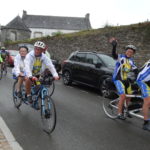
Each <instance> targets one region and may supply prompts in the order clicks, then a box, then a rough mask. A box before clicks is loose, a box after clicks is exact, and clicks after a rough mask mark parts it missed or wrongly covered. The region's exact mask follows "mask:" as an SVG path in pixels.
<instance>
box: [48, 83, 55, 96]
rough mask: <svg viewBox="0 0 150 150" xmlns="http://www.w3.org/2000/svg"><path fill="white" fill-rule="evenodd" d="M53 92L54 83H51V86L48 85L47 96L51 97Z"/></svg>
mask: <svg viewBox="0 0 150 150" xmlns="http://www.w3.org/2000/svg"><path fill="white" fill-rule="evenodd" d="M54 90H55V83H54V81H53V82H52V84H51V85H50V87H49V88H48V93H49V96H52V95H53V93H54Z"/></svg>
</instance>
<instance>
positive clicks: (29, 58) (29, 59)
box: [24, 53, 33, 77]
mask: <svg viewBox="0 0 150 150" xmlns="http://www.w3.org/2000/svg"><path fill="white" fill-rule="evenodd" d="M32 61H33V57H32V56H31V55H30V53H28V54H27V55H26V58H25V60H24V63H25V74H26V76H27V77H32V71H31V69H32V68H31V67H33V63H32Z"/></svg>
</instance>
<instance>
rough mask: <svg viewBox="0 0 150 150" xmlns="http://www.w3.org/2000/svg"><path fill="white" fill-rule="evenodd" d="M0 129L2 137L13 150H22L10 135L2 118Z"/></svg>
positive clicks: (0, 118)
mask: <svg viewBox="0 0 150 150" xmlns="http://www.w3.org/2000/svg"><path fill="white" fill-rule="evenodd" d="M0 129H1V130H2V132H3V134H4V136H5V137H6V139H7V141H8V143H9V144H10V146H11V148H12V149H13V150H23V148H22V147H21V146H20V144H19V143H18V142H17V141H16V139H15V137H14V136H13V134H12V133H11V131H10V129H9V128H8V126H7V125H6V123H5V121H4V120H3V118H2V117H1V116H0Z"/></svg>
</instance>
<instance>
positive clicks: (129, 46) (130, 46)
mask: <svg viewBox="0 0 150 150" xmlns="http://www.w3.org/2000/svg"><path fill="white" fill-rule="evenodd" d="M128 49H132V50H133V51H134V52H136V50H137V48H136V47H135V46H134V45H127V46H126V47H125V50H128Z"/></svg>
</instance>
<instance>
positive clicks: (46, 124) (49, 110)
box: [41, 96, 56, 134]
mask: <svg viewBox="0 0 150 150" xmlns="http://www.w3.org/2000/svg"><path fill="white" fill-rule="evenodd" d="M41 119H42V124H43V130H44V131H45V132H46V133H48V134H50V133H52V132H53V131H54V129H55V127H56V108H55V104H54V102H53V100H52V98H51V97H50V96H45V97H44V99H43V104H41Z"/></svg>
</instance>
